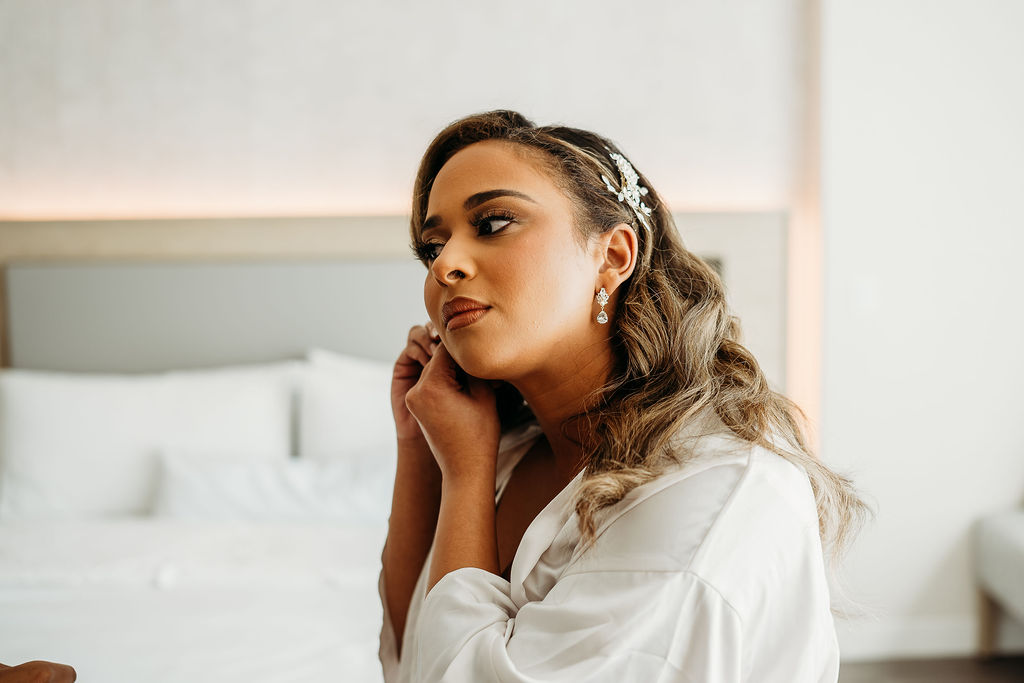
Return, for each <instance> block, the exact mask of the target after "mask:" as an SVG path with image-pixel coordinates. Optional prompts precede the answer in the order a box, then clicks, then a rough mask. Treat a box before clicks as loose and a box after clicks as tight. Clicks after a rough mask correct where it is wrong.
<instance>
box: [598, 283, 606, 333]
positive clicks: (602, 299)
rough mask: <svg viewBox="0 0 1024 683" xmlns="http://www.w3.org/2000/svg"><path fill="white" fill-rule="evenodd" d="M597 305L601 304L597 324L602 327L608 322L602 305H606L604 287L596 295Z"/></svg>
mask: <svg viewBox="0 0 1024 683" xmlns="http://www.w3.org/2000/svg"><path fill="white" fill-rule="evenodd" d="M597 303H599V304H601V312H600V313H598V314H597V322H599V323H601V324H602V325H604V324H605V323H606V322H608V314H607V313H605V312H604V305H605V304H606V303H608V292H606V291H604V287H602V288H601V291H600V292H598V293H597Z"/></svg>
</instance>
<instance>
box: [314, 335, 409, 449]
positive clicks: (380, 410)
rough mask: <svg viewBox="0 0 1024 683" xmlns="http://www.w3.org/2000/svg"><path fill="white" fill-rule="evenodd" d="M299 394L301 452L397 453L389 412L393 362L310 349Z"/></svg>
mask: <svg viewBox="0 0 1024 683" xmlns="http://www.w3.org/2000/svg"><path fill="white" fill-rule="evenodd" d="M306 358H307V360H308V361H309V363H308V365H307V366H306V368H305V372H304V374H303V377H302V389H301V397H300V400H299V454H300V455H301V457H303V458H312V459H318V460H323V459H331V458H355V457H359V456H361V455H362V454H365V453H370V454H373V453H376V454H377V456H378V457H382V458H389V459H394V458H396V457H397V452H396V441H395V436H396V435H395V421H394V417H393V416H392V413H391V375H392V372H393V368H394V366H393V364H391V363H384V362H381V361H377V360H370V359H366V358H358V357H355V356H347V355H344V354H340V353H335V352H333V351H328V350H326V349H310V350H309V351H308V352H307V354H306Z"/></svg>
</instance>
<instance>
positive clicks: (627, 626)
mask: <svg viewBox="0 0 1024 683" xmlns="http://www.w3.org/2000/svg"><path fill="white" fill-rule="evenodd" d="M417 629H418V630H419V631H420V637H419V640H418V643H417V647H416V651H415V652H414V653H413V652H410V653H408V655H409V656H412V657H415V661H413V662H411V663H410V664H411V670H412V672H413V679H414V680H416V681H423V682H424V683H429V682H433V681H449V682H451V683H456V682H459V683H461V682H464V681H481V682H483V681H500V682H502V683H512V682H518V681H568V680H571V681H609V682H610V681H615V682H619V681H648V680H649V681H655V680H658V681H668V680H671V681H684V682H690V681H692V682H693V683H697V682H700V683H734V682H738V681H741V680H743V678H744V671H743V669H744V665H743V661H744V652H743V636H742V633H743V629H742V624H741V622H740V619H739V616H738V614H737V613H736V611H735V610H734V609H733V608H732V607H731V606H730V605H729V604H728V603H727V602H726V600H725V599H724V598H723V597H722V596H721V595H720V594H719V593H718V592H717V591H716V590H714V588H713V587H712V586H710V585H708V584H707V583H705V582H704V581H703V580H701V579H700V578H699V577H698V576H696V575H695V574H692V573H690V572H688V571H679V570H673V571H665V570H658V571H647V570H645V571H633V570H595V571H585V572H581V573H576V574H570V575H566V576H563V577H561V578H560V579H559V580H558V582H557V583H556V584H555V585H554V586H553V587H552V589H551V590H550V591H549V592H548V594H547V595H546V596H545V597H544V599H543V600H539V601H536V602H528V603H526V604H525V605H523V606H522V608H521V609H519V610H518V611H517V609H516V606H515V603H513V602H512V600H511V599H510V598H509V582H508V581H506V580H504V579H503V578H501V577H499V576H495V575H494V574H491V573H490V572H487V571H484V570H482V569H477V568H474V567H464V568H462V569H457V570H455V571H452V572H450V573H448V574H446V575H445V576H443V577H442V578H441V580H440V581H438V582H437V584H435V585H434V587H433V588H432V589H431V590H430V592H429V593H427V595H426V598H425V600H424V602H423V604H422V605H421V611H420V614H419V621H418V625H417ZM403 654H406V653H403Z"/></svg>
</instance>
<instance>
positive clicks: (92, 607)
mask: <svg viewBox="0 0 1024 683" xmlns="http://www.w3.org/2000/svg"><path fill="white" fill-rule="evenodd" d="M385 535H386V525H384V524H359V525H345V524H339V523H330V524H315V525H314V524H272V523H260V524H256V523H248V522H231V523H208V522H185V521H180V520H165V519H159V518H138V519H112V520H97V521H66V522H5V523H3V524H0V662H4V663H8V664H12V663H19V662H22V661H28V660H31V659H47V660H52V661H60V662H64V663H67V664H71V665H72V666H74V667H75V669H76V670H77V671H78V680H80V681H83V682H87V683H93V682H95V683H122V682H123V683H129V682H130V683H138V682H140V681H146V682H147V683H165V682H166V683H171V682H172V681H173V682H176V683H177V682H182V683H183V682H185V681H195V682H201V681H211V682H212V681H218V682H224V681H246V682H247V683H259V682H262V681H267V682H270V681H281V682H284V681H288V682H301V681H332V680H333V681H367V682H375V681H380V680H382V677H381V671H380V665H379V663H378V661H377V645H378V643H377V639H378V636H379V633H380V627H381V619H382V612H381V605H380V601H379V598H378V596H377V590H376V586H377V577H378V572H379V570H380V552H381V548H382V546H383V542H384V538H385Z"/></svg>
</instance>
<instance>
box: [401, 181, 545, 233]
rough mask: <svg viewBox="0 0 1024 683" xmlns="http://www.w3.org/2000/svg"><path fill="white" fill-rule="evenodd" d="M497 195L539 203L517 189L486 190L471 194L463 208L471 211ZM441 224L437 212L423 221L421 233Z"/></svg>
mask: <svg viewBox="0 0 1024 683" xmlns="http://www.w3.org/2000/svg"><path fill="white" fill-rule="evenodd" d="M495 197H518V198H519V199H525V200H526V201H528V202H533V203H534V204H536V203H537V201H536V200H535V199H533V198H532V197H530V196H529V195H527V194H523V193H522V192H519V191H517V190H485V191H484V192H477V193H476V194H473V195H470V196H469V198H468V199H466V201H465V202H463V203H462V208H463V209H465V210H466V211H469V210H471V209H475V208H476V207H478V206H480V205H481V204H483V203H484V202H486V201H490V200H491V199H494V198H495ZM439 225H441V217H440V216H438V215H436V214H435V215H433V216H431V217H430V218H428V219H427V220H425V221H423V227H422V228H421V229H420V234H421V235H422V234H423V233H425V232H426V231H427V230H432V229H433V228H436V227H438V226H439Z"/></svg>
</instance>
